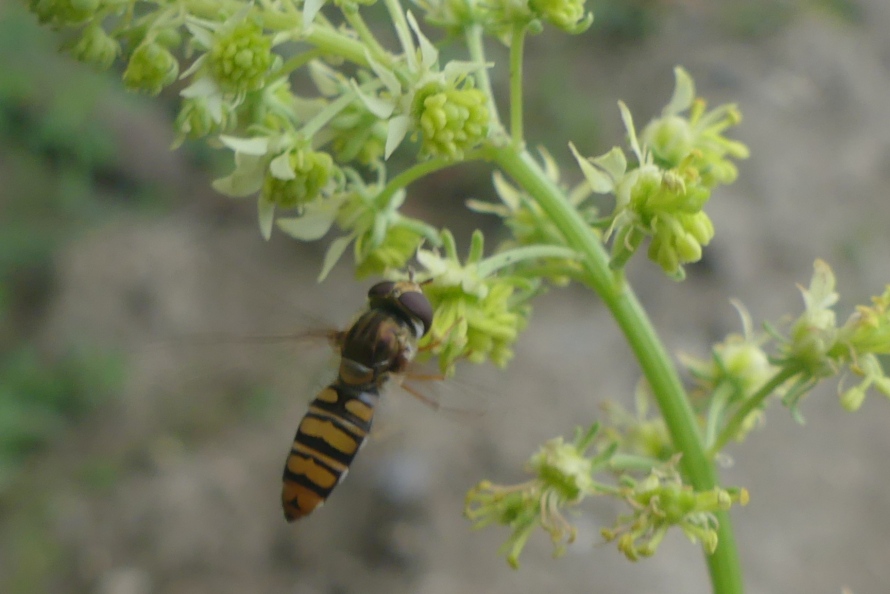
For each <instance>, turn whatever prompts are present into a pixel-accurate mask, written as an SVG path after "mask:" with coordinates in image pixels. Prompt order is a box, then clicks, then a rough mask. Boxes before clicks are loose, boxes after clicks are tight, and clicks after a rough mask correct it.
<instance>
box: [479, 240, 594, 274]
mask: <svg viewBox="0 0 890 594" xmlns="http://www.w3.org/2000/svg"><path fill="white" fill-rule="evenodd" d="M577 257H578V253H577V252H575V250H572V249H570V248H567V247H563V246H561V245H526V246H523V247H518V248H513V249H511V250H506V251H503V252H498V253H497V254H495V255H493V256H489V257H488V258H486V259H484V260H482V261H481V262H479V264H478V266H477V272H478V273H479V276H481V277H486V276H488V275H490V274H493V273H494V272H496V271H498V270H500V269H501V268H503V267H505V266H510V265H512V264H515V263H516V262H521V261H522V260H538V259H540V258H562V259H566V260H573V259H575V258H577Z"/></svg>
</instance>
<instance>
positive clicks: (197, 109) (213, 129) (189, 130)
mask: <svg viewBox="0 0 890 594" xmlns="http://www.w3.org/2000/svg"><path fill="white" fill-rule="evenodd" d="M236 122H237V114H236V113H235V111H234V110H233V109H232V108H231V106H230V105H229V104H227V103H223V102H217V101H213V100H212V99H209V98H205V97H194V98H193V97H186V98H184V99H183V100H182V103H181V104H180V108H179V114H178V115H177V116H176V130H177V132H179V134H180V136H181V138H182V139H185V138H191V139H196V138H203V137H205V136H209V135H211V134H219V133H221V132H226V131H228V130H229V129H231V128H233V127H234V126H235V124H236Z"/></svg>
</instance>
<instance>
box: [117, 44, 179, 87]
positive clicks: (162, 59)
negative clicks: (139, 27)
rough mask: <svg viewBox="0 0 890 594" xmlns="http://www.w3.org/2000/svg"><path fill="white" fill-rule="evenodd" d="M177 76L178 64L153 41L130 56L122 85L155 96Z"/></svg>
mask: <svg viewBox="0 0 890 594" xmlns="http://www.w3.org/2000/svg"><path fill="white" fill-rule="evenodd" d="M178 74H179V62H178V61H177V60H176V58H175V57H174V56H173V54H171V53H170V51H169V50H168V49H167V48H166V47H164V46H163V45H161V44H160V43H157V42H154V41H145V42H143V43H142V44H140V45H139V47H137V48H136V49H135V50H133V53H132V54H131V55H130V61H129V62H128V63H127V69H126V70H124V84H125V85H127V87H128V88H129V89H132V90H134V91H142V92H144V93H148V94H149V95H157V94H158V93H160V92H161V91H162V90H163V89H164V87H166V86H168V85H170V84H172V83H173V82H174V81H175V80H176V77H177V75H178Z"/></svg>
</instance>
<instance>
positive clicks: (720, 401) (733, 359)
mask: <svg viewBox="0 0 890 594" xmlns="http://www.w3.org/2000/svg"><path fill="white" fill-rule="evenodd" d="M734 305H735V307H736V309H737V311H738V312H739V315H740V316H741V319H742V328H743V333H742V334H730V335H728V336H727V337H726V338H725V339H724V340H723V341H722V342H719V343H717V344H715V345H714V347H713V348H712V351H711V357H710V358H708V359H699V358H696V357H693V356H690V355H681V356H680V360H681V362H682V363H683V364H684V365H685V366H686V368H687V369H689V371H690V373H691V374H692V376H693V377H694V378H695V381H696V390H695V392H694V393H693V396H694V397H698V398H697V399H698V400H699V401H700V402H704V403H706V404H707V406H708V411H707V422H706V440H705V441H706V443H707V444H708V445H713V438H714V435H715V434H716V431H717V429H718V427H719V426H720V425H721V424H722V422H723V420H724V419H725V418H726V416H727V415H730V414H732V413H733V412H735V411H736V410H738V408H739V406H741V405H742V404H744V403H745V402H746V401H747V400H748V399H749V398H751V397H752V396H753V395H754V394H755V392H756V391H757V390H758V389H760V388H761V387H762V386H764V385H765V384H766V383H767V382H768V381H769V379H770V378H771V377H773V376H774V375H775V374H776V372H777V371H778V370H779V368H777V367H776V366H775V365H773V364H772V363H771V362H770V359H769V356H768V355H767V354H766V352H765V351H764V349H763V344H764V343H765V342H766V340H767V338H768V337H767V336H765V335H758V334H755V332H754V330H753V327H752V322H751V316H750V315H749V314H748V312H747V310H745V309H744V307H742V305H741V304H740V303H737V302H734ZM762 418H763V405H762V403H761V405H759V406H757V407H756V408H755V409H753V410H752V411H751V412H749V413H748V414H747V415H746V417H745V418H744V419H743V420H742V422H741V423H740V425H739V429H738V431H737V432H736V433H735V435H733V436H732V437H733V438H734V439H737V440H739V441H741V440H742V439H744V437H745V436H746V435H747V434H748V433H749V432H750V431H751V430H752V429H753V428H754V427H756V426H757V424H758V423H759V422H760V420H761V419H762Z"/></svg>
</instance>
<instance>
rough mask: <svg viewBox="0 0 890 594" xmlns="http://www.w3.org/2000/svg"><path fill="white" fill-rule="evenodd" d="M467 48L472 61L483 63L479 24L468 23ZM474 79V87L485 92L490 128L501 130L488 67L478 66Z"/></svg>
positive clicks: (483, 45)
mask: <svg viewBox="0 0 890 594" xmlns="http://www.w3.org/2000/svg"><path fill="white" fill-rule="evenodd" d="M466 42H467V49H468V50H469V52H470V57H471V58H472V59H473V61H474V62H478V63H479V64H485V44H484V43H483V41H482V27H481V26H479V25H470V26H469V27H467V31H466ZM474 77H475V79H476V87H477V88H478V89H479V90H480V91H482V92H483V93H485V96H486V97H488V113H489V114H491V129H492V130H493V131H496V132H503V129H504V125H503V124H502V123H501V117H500V116H499V115H498V106H497V103H495V100H494V93H492V92H491V79H490V78H489V77H488V67H487V66H486V67H485V68H480V69H479V70H477V71H476V72H475V74H474Z"/></svg>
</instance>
